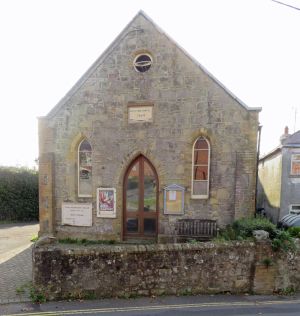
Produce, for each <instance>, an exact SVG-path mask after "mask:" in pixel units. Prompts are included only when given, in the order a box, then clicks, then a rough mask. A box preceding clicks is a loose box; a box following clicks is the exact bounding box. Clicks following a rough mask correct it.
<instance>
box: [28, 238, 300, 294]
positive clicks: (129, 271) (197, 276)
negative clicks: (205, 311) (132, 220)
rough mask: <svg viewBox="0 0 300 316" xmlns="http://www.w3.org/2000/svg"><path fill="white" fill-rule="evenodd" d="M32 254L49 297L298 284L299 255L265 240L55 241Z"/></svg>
mask: <svg viewBox="0 0 300 316" xmlns="http://www.w3.org/2000/svg"><path fill="white" fill-rule="evenodd" d="M33 258H34V268H33V278H34V285H35V286H36V287H37V288H38V289H40V291H41V292H42V293H44V294H45V295H46V297H47V298H48V299H58V298H69V297H74V298H75V297H81V298H83V297H87V296H90V297H91V296H92V297H98V298H100V297H133V296H138V295H144V296H148V295H164V294H169V295H173V294H175V295H177V294H178V295H184V294H198V293H224V292H230V293H251V292H254V293H257V294H266V293H269V294H272V293H273V292H278V291H280V290H284V289H288V288H293V289H295V290H298V289H299V288H300V264H299V263H300V259H299V254H298V253H297V254H296V255H292V254H286V253H283V254H280V253H279V254H278V253H273V252H272V250H271V247H270V244H269V243H259V244H254V243H250V242H234V243H225V244H214V243H201V244H164V245H157V244H156V245H121V246H97V247H95V246H93V247H91V246H89V247H74V246H72V247H71V248H70V247H67V246H66V245H65V246H63V245H53V246H41V247H36V248H35V249H34V252H33ZM266 258H269V259H271V265H270V266H269V267H267V266H266V265H265V264H264V259H266Z"/></svg>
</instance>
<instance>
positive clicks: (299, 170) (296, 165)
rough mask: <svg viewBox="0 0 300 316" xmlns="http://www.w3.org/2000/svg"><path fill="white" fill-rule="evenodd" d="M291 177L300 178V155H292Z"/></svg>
mask: <svg viewBox="0 0 300 316" xmlns="http://www.w3.org/2000/svg"><path fill="white" fill-rule="evenodd" d="M291 175H293V176H300V155H292V160H291Z"/></svg>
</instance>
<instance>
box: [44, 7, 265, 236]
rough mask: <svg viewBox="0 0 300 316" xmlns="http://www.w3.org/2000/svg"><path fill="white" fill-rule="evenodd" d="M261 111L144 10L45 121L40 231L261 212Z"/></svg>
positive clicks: (160, 226)
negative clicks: (258, 203)
mask: <svg viewBox="0 0 300 316" xmlns="http://www.w3.org/2000/svg"><path fill="white" fill-rule="evenodd" d="M259 111H260V108H249V107H248V106H247V105H245V104H244V103H243V102H242V101H240V100H239V99H238V98H237V97H236V96H234V95H233V94H232V93H231V92H230V91H229V90H228V89H226V88H225V87H224V86H223V85H222V84H221V83H220V82H219V81H218V80H217V79H216V78H214V77H213V76H212V75H211V74H210V73H209V72H208V71H207V70H206V69H205V68H204V67H202V65H200V64H199V63H198V62H197V61H195V60H194V59H193V58H192V57H191V56H189V55H188V53H187V52H186V51H184V50H183V49H182V48H181V47H179V46H178V45H177V43H176V42H174V41H173V40H172V39H171V38H170V37H169V36H168V35H166V34H165V33H164V32H163V31H162V30H161V29H160V28H159V27H158V26H157V25H156V24H155V23H153V21H152V20H151V19H150V18H149V17H148V16H146V15H145V14H144V13H143V12H139V13H138V14H137V15H136V16H135V17H134V19H133V20H132V21H131V22H130V23H129V24H128V25H127V26H126V28H125V29H124V30H123V31H122V32H121V34H120V35H119V36H118V37H117V38H116V39H115V40H114V42H113V43H112V44H111V45H110V46H109V47H108V48H107V50H106V51H105V52H104V53H103V54H102V55H101V56H100V57H99V59H98V60H96V62H95V63H94V64H93V65H92V66H91V67H90V69H88V71H87V72H86V73H85V74H84V75H83V76H82V78H80V79H79V81H78V82H77V83H76V84H75V86H74V87H73V88H72V89H71V90H70V91H69V92H68V93H67V95H66V96H65V97H64V98H63V99H62V100H61V101H60V102H59V103H58V104H57V105H56V106H55V107H54V108H53V109H52V110H51V111H50V113H48V115H46V116H45V117H41V118H39V188H40V235H45V234H53V235H55V236H57V237H58V238H65V237H70V238H87V239H114V240H130V239H134V240H136V239H155V240H158V241H163V240H165V239H167V238H168V237H169V236H170V235H172V234H173V233H174V224H175V222H176V220H177V219H179V218H201V219H214V220H217V223H218V225H219V226H220V227H224V226H225V225H227V224H230V223H232V222H233V221H234V220H235V219H237V218H240V217H245V216H251V215H253V214H254V210H255V205H254V203H255V183H256V144H257V129H258V113H259Z"/></svg>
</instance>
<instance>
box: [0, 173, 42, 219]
mask: <svg viewBox="0 0 300 316" xmlns="http://www.w3.org/2000/svg"><path fill="white" fill-rule="evenodd" d="M38 209H39V203H38V173H37V171H35V170H30V169H26V168H15V167H0V220H1V221H6V220H10V221H32V220H38Z"/></svg>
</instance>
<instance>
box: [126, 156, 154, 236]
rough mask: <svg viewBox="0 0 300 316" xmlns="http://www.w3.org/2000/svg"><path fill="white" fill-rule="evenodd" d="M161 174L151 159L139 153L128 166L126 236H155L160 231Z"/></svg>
mask: <svg viewBox="0 0 300 316" xmlns="http://www.w3.org/2000/svg"><path fill="white" fill-rule="evenodd" d="M158 205H159V204H158V177H157V173H156V171H155V168H154V167H153V165H152V164H151V162H150V161H149V160H148V159H147V158H146V157H144V156H143V155H140V156H138V157H137V158H136V159H135V160H134V161H133V162H132V163H131V164H130V165H129V167H128V169H127V171H126V173H125V178H124V186H123V212H124V213H123V219H124V221H123V235H124V236H123V237H124V239H125V240H128V239H155V238H156V237H157V232H158Z"/></svg>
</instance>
